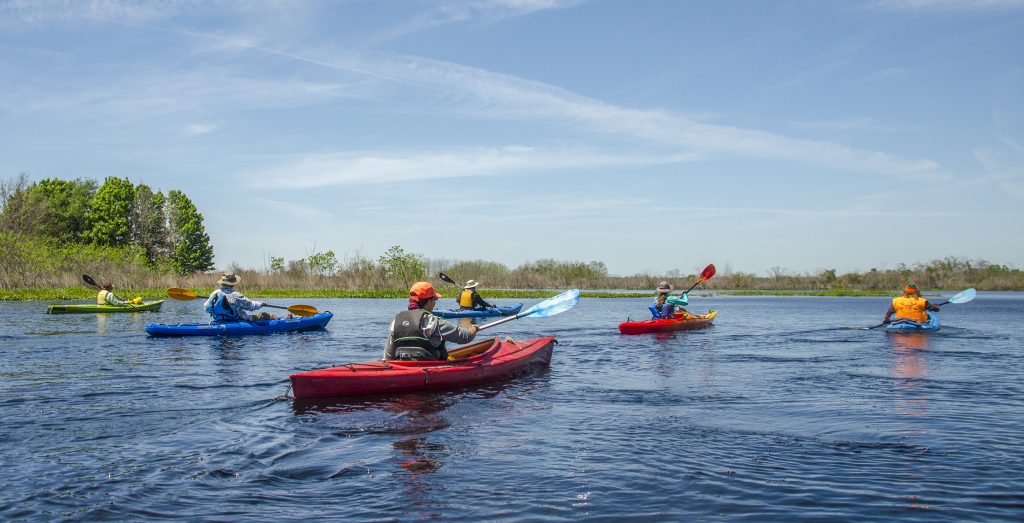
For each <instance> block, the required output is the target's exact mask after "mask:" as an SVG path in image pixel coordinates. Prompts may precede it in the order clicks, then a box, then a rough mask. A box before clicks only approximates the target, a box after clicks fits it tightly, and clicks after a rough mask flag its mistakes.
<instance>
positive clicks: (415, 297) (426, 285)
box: [409, 281, 442, 301]
mask: <svg viewBox="0 0 1024 523" xmlns="http://www.w3.org/2000/svg"><path fill="white" fill-rule="evenodd" d="M441 297H442V296H441V295H440V294H438V293H437V291H435V290H434V286H433V285H431V284H430V282H425V281H418V282H416V283H414V284H412V287H410V288H409V300H410V301H420V300H425V299H427V298H441Z"/></svg>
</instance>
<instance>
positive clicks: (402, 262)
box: [378, 245, 427, 286]
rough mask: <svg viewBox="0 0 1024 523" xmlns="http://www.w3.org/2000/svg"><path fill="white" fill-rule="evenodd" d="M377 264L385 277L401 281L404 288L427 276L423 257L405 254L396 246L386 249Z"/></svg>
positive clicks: (425, 262) (425, 261) (411, 253)
mask: <svg viewBox="0 0 1024 523" xmlns="http://www.w3.org/2000/svg"><path fill="white" fill-rule="evenodd" d="M378 262H379V263H380V266H381V269H383V270H384V274H385V275H386V276H388V277H390V278H393V279H396V280H398V281H401V282H403V283H405V285H406V286H409V285H412V284H413V282H415V281H417V280H421V279H423V277H424V276H426V274H427V260H426V259H425V258H424V257H423V255H422V254H416V253H413V252H405V250H403V249H402V248H401V247H399V246H398V245H395V246H392V247H391V248H390V249H388V250H387V251H386V252H385V253H384V254H383V255H382V256H381V257H380V259H379V260H378Z"/></svg>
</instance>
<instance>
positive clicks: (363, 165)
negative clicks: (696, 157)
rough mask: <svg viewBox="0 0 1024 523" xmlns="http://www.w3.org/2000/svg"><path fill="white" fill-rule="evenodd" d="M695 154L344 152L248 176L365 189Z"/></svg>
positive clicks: (300, 185) (302, 185) (294, 185)
mask: <svg viewBox="0 0 1024 523" xmlns="http://www.w3.org/2000/svg"><path fill="white" fill-rule="evenodd" d="M692 159H693V155H689V154H673V155H667V156H654V155H648V154H622V155H616V154H609V153H605V152H600V151H593V150H564V149H562V150H555V149H536V148H533V147H501V148H458V149H448V150H433V151H391V152H343V153H335V154H322V155H312V156H305V157H303V158H300V159H297V160H295V161H293V162H285V163H281V164H279V165H278V166H276V167H273V168H271V169H268V170H266V171H261V172H256V173H246V174H245V177H246V178H252V179H256V180H266V181H256V182H252V183H251V184H250V185H251V186H252V187H271V186H272V187H280V184H279V183H278V182H277V181H276V179H277V178H279V177H281V176H287V177H288V179H289V180H291V182H290V183H289V184H288V185H287V187H288V188H289V189H307V188H312V187H324V186H336V185H364V184H380V183H393V182H403V181H415V180H432V179H443V178H459V177H466V176H500V175H504V174H508V173H513V172H522V171H530V172H536V171H544V172H550V171H558V170H567V169H589V168H596V167H602V168H608V167H615V166H631V167H632V166H637V165H663V164H670V163H678V162H684V161H688V160H692Z"/></svg>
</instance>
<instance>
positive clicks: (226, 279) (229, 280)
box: [217, 272, 242, 287]
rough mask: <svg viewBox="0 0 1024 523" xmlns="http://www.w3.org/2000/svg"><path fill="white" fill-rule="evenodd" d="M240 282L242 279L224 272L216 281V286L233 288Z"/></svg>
mask: <svg viewBox="0 0 1024 523" xmlns="http://www.w3.org/2000/svg"><path fill="white" fill-rule="evenodd" d="M240 281H242V277H241V276H239V275H237V274H235V273H233V272H225V273H224V274H221V275H220V279H219V280H217V285H227V286H228V287H234V286H235V285H238V282H240Z"/></svg>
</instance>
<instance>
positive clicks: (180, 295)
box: [167, 287, 199, 301]
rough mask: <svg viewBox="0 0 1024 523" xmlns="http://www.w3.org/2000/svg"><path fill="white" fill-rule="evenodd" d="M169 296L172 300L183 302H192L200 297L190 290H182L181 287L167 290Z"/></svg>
mask: <svg viewBox="0 0 1024 523" xmlns="http://www.w3.org/2000/svg"><path fill="white" fill-rule="evenodd" d="M167 296H168V297H170V298H173V299H175V300H181V301H191V300H194V299H196V298H198V297H199V296H196V293H194V292H192V291H190V290H188V289H182V288H179V287H173V288H170V289H167Z"/></svg>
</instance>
